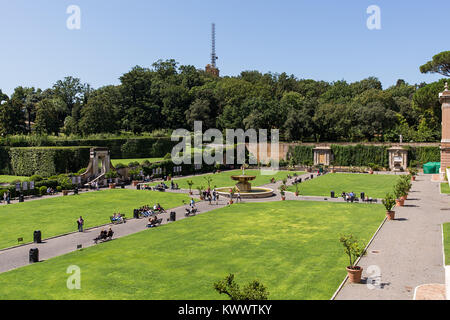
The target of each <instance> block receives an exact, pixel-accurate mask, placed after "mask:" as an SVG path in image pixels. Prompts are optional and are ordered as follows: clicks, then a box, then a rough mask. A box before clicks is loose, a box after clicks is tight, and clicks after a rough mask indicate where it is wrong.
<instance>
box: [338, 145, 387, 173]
mask: <svg viewBox="0 0 450 320" xmlns="http://www.w3.org/2000/svg"><path fill="white" fill-rule="evenodd" d="M388 148H389V147H385V146H365V145H356V146H341V145H332V146H331V152H332V154H333V161H332V165H335V166H356V167H358V166H369V165H371V164H376V165H378V166H381V167H384V168H386V167H388V166H389V152H388Z"/></svg>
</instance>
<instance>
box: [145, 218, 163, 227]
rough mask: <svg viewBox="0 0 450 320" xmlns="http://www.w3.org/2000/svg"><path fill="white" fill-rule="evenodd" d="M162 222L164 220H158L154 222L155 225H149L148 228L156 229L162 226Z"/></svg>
mask: <svg viewBox="0 0 450 320" xmlns="http://www.w3.org/2000/svg"><path fill="white" fill-rule="evenodd" d="M162 220H163V219H162V218H161V219H157V220H156V221H154V222H153V223H149V224H148V225H147V228H154V227H157V226H159V225H161V223H162Z"/></svg>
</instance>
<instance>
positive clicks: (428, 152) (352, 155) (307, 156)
mask: <svg viewBox="0 0 450 320" xmlns="http://www.w3.org/2000/svg"><path fill="white" fill-rule="evenodd" d="M389 148H390V146H366V145H355V146H351V145H350V146H342V145H332V146H331V152H332V158H333V160H332V162H331V164H332V165H335V166H370V165H372V164H375V165H377V166H381V167H384V168H387V167H388V166H389V151H388V149H389ZM405 148H406V149H407V150H408V166H410V165H417V164H419V165H423V164H424V163H427V162H439V161H440V159H441V154H440V148H439V147H438V146H436V147H405ZM313 150H314V147H313V146H295V147H290V148H289V152H288V157H289V159H292V161H293V162H294V163H295V164H297V165H298V164H301V165H308V164H309V163H311V162H312V161H313V160H314V151H313Z"/></svg>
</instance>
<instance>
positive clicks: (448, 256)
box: [442, 223, 450, 266]
mask: <svg viewBox="0 0 450 320" xmlns="http://www.w3.org/2000/svg"><path fill="white" fill-rule="evenodd" d="M442 228H443V230H444V254H445V265H446V266H448V265H450V223H444V224H443V225H442Z"/></svg>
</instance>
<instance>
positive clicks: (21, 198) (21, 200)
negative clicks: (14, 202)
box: [19, 193, 25, 202]
mask: <svg viewBox="0 0 450 320" xmlns="http://www.w3.org/2000/svg"><path fill="white" fill-rule="evenodd" d="M24 201H25V199H24V196H23V194H22V193H21V194H19V202H24Z"/></svg>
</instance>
